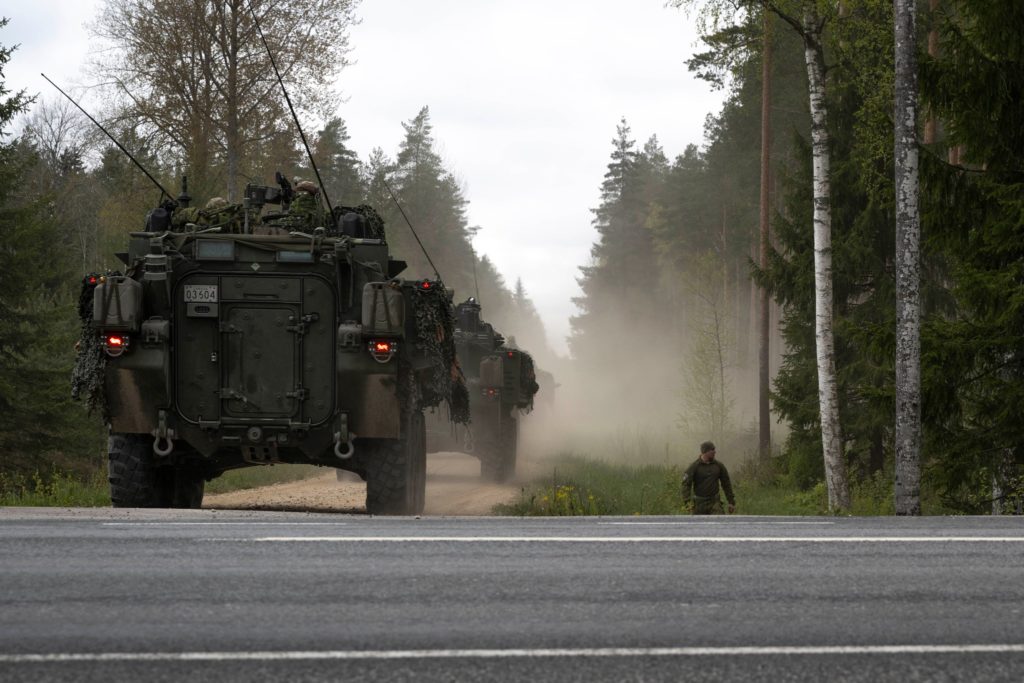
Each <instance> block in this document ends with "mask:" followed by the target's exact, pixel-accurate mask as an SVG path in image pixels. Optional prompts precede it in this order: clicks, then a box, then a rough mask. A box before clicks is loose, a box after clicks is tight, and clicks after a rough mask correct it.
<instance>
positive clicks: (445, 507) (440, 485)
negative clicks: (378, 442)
mask: <svg viewBox="0 0 1024 683" xmlns="http://www.w3.org/2000/svg"><path fill="white" fill-rule="evenodd" d="M342 477H344V480H341V481H339V478H338V476H337V475H336V470H333V469H328V470H325V472H324V474H322V475H320V476H317V477H313V478H311V479H303V480H301V481H293V482H288V483H286V484H274V485H273V486H264V487H262V488H257V489H245V490H242V491H232V492H231V493H221V494H216V495H209V496H207V497H206V498H205V500H204V502H203V507H204V508H215V509H222V510H223V509H232V510H296V511H306V512H349V513H352V512H355V513H359V512H366V504H365V503H366V484H365V483H363V481H362V480H361V479H359V477H357V476H355V475H350V474H349V473H347V472H342ZM521 489H522V484H521V483H519V482H516V481H514V482H511V483H509V484H485V483H483V482H481V481H480V462H479V461H478V460H477V459H476V458H474V457H472V456H469V455H463V454H461V453H431V454H430V455H428V456H427V502H426V507H425V509H424V511H423V514H424V515H432V516H441V515H489V514H491V510H492V508H493V507H494V506H495V505H497V504H498V503H505V502H510V501H514V500H516V498H517V497H518V496H519V495H520V493H521Z"/></svg>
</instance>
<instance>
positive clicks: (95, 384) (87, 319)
mask: <svg viewBox="0 0 1024 683" xmlns="http://www.w3.org/2000/svg"><path fill="white" fill-rule="evenodd" d="M95 292H96V286H95V285H90V284H89V276H87V277H86V278H84V279H83V280H82V292H81V294H80V295H79V297H78V317H79V319H80V320H81V321H82V330H81V335H80V336H79V338H78V343H77V344H76V345H75V348H76V349H77V350H78V356H77V358H75V367H74V368H73V369H72V371H71V398H73V399H75V400H76V401H77V400H80V399H83V398H84V399H85V405H86V408H88V410H89V412H90V413H92V412H93V411H95V410H99V411H100V415H102V416H103V419H104V420H109V418H110V415H109V410H108V408H107V402H106V394H105V392H104V390H103V385H104V376H105V372H106V368H107V356H106V354H105V353H103V347H102V345H101V344H100V337H99V335H98V334H96V329H95V328H94V327H93V325H92V299H93V294H94V293H95Z"/></svg>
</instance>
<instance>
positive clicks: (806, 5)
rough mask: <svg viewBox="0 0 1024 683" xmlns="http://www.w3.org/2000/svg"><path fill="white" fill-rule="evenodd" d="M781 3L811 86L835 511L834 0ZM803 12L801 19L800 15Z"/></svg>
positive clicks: (818, 298) (825, 423)
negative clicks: (830, 73) (829, 44)
mask: <svg viewBox="0 0 1024 683" xmlns="http://www.w3.org/2000/svg"><path fill="white" fill-rule="evenodd" d="M781 4H782V3H776V2H772V1H771V0H762V5H763V6H764V8H765V9H767V10H770V11H771V12H774V13H775V14H776V15H777V16H778V17H779V18H781V19H782V20H783V21H785V22H786V23H788V24H789V25H790V26H791V27H792V28H793V29H794V30H795V31H796V32H797V33H799V34H800V37H801V38H802V39H803V42H804V59H805V61H806V63H807V90H808V94H809V96H810V97H809V99H810V112H811V155H812V165H813V169H814V181H813V182H814V192H813V197H814V198H813V202H814V302H815V303H814V310H815V315H814V321H815V324H814V332H815V344H816V349H817V353H816V356H817V364H818V404H819V406H820V413H821V445H822V451H823V454H824V458H825V484H826V487H827V489H828V506H829V509H830V510H846V509H849V507H850V485H849V481H848V478H847V472H846V455H845V452H844V448H843V433H842V427H841V425H840V422H839V400H838V399H839V395H838V390H837V382H836V361H835V358H836V353H835V333H834V330H833V319H834V312H833V308H834V300H833V299H834V297H833V293H832V187H831V179H830V167H831V162H832V160H831V155H830V152H829V144H830V141H829V130H828V105H827V100H826V83H825V50H824V46H823V38H824V32H825V25H826V23H827V21H828V19H829V18H830V14H831V13H832V12H833V11H834V10H835V8H833V6H832V3H830V2H829V3H823V2H820V1H816V0H805V1H803V2H800V3H798V4H796V5H794V6H793V9H796V10H799V11H800V15H796V14H791V13H790V12H789V11H787V10H789V9H790V8H789V7H782V6H781ZM798 17H799V18H798Z"/></svg>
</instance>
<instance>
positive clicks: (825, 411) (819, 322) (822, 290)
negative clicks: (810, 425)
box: [672, 0, 850, 511]
mask: <svg viewBox="0 0 1024 683" xmlns="http://www.w3.org/2000/svg"><path fill="white" fill-rule="evenodd" d="M672 4H673V5H674V6H677V7H692V6H695V5H698V4H699V0H673V2H672ZM701 6H702V8H703V10H702V14H703V17H704V22H705V26H706V25H707V23H709V22H710V23H711V24H713V25H718V24H720V23H722V22H723V21H729V20H735V17H736V14H737V13H742V12H744V11H746V12H751V11H754V10H757V9H760V10H761V11H764V12H771V13H772V14H774V15H775V16H777V17H778V18H779V19H781V20H782V21H783V22H785V23H786V24H788V25H789V26H790V27H791V28H792V29H793V30H794V31H796V32H797V34H798V35H799V36H800V38H801V40H802V41H803V45H804V60H805V62H806V67H807V90H808V95H809V104H810V114H811V151H812V157H813V168H814V176H813V186H814V191H813V204H814V218H813V232H814V294H815V316H814V317H815V346H816V357H817V369H818V404H819V413H820V417H821V442H822V453H823V457H824V464H825V482H826V486H827V488H828V503H829V509H830V510H834V511H838V510H846V509H849V507H850V486H849V481H848V478H847V472H846V455H845V449H844V446H843V433H842V427H841V424H840V420H839V396H838V389H837V381H836V361H835V334H834V331H833V319H834V312H833V309H834V301H833V287H832V213H831V203H832V189H831V183H830V165H831V159H830V153H829V145H830V141H829V130H828V104H827V100H826V81H825V74H826V68H825V49H824V36H825V27H826V25H827V24H828V21H829V20H830V19H831V18H832V17H833V16H835V15H836V14H837V13H838V12H839V9H840V8H839V6H838V5H837V3H836V2H835V0H741V1H731V0H706V1H705V2H704V3H702V5H701Z"/></svg>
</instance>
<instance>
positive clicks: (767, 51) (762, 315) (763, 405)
mask: <svg viewBox="0 0 1024 683" xmlns="http://www.w3.org/2000/svg"><path fill="white" fill-rule="evenodd" d="M763 14H764V17H763V19H764V29H763V32H762V33H763V36H762V44H763V49H762V50H761V206H760V226H759V227H760V236H761V239H760V258H759V265H760V267H761V270H762V271H764V270H766V269H767V268H768V241H769V239H770V236H769V226H768V202H769V201H770V195H769V193H768V183H769V177H768V174H769V171H770V161H771V125H772V114H771V107H772V31H771V26H772V24H771V18H772V14H771V12H768V11H764V12H763ZM759 294H760V297H759V303H760V306H759V311H758V313H759V323H760V325H759V327H760V344H759V346H758V354H757V378H758V392H757V406H758V426H759V429H758V440H757V443H758V453H759V454H760V456H761V457H762V458H767V457H768V456H769V455H770V454H771V450H772V427H771V409H770V406H769V404H768V389H769V381H770V376H769V374H768V289H767V288H766V287H761V288H760V292H759Z"/></svg>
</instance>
